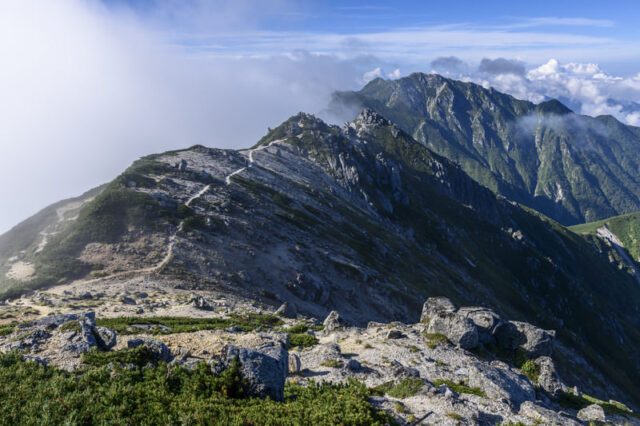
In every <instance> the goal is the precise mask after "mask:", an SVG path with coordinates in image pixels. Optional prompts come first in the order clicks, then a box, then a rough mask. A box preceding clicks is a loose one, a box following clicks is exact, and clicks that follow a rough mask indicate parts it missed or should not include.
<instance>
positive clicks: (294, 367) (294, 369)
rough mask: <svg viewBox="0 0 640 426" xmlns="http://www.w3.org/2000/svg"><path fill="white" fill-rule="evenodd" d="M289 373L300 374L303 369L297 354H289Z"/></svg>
mask: <svg viewBox="0 0 640 426" xmlns="http://www.w3.org/2000/svg"><path fill="white" fill-rule="evenodd" d="M288 371H289V374H294V375H295V374H300V371H302V364H301V363H300V357H299V356H298V355H297V354H289V370H288Z"/></svg>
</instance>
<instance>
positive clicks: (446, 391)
mask: <svg viewBox="0 0 640 426" xmlns="http://www.w3.org/2000/svg"><path fill="white" fill-rule="evenodd" d="M436 392H437V393H441V394H443V395H444V396H445V397H446V398H449V399H457V398H458V397H459V396H460V395H458V393H457V392H455V391H453V390H451V388H450V387H449V386H447V385H440V386H438V387H437V388H436Z"/></svg>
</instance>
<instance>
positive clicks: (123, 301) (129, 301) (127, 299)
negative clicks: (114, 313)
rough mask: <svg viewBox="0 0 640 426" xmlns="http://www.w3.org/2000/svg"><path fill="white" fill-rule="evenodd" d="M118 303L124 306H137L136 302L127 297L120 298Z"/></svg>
mask: <svg viewBox="0 0 640 426" xmlns="http://www.w3.org/2000/svg"><path fill="white" fill-rule="evenodd" d="M120 301H121V302H122V303H124V304H125V305H137V303H136V301H135V300H134V299H133V298H131V297H129V296H122V298H121V299H120Z"/></svg>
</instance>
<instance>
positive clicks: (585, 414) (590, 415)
mask: <svg viewBox="0 0 640 426" xmlns="http://www.w3.org/2000/svg"><path fill="white" fill-rule="evenodd" d="M578 419H580V420H582V421H583V422H602V423H604V422H606V421H607V418H606V416H605V414H604V409H603V408H602V407H601V406H600V405H598V404H591V405H589V406H588V407H585V408H583V409H582V410H580V411H578Z"/></svg>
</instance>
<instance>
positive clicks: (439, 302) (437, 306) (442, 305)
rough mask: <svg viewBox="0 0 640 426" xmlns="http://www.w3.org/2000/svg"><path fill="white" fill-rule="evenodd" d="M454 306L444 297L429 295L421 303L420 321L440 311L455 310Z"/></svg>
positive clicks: (426, 319) (424, 320)
mask: <svg viewBox="0 0 640 426" xmlns="http://www.w3.org/2000/svg"><path fill="white" fill-rule="evenodd" d="M455 311H456V307H455V306H454V304H453V303H451V300H449V299H447V298H446V297H430V298H428V299H427V300H426V301H425V302H424V304H423V305H422V314H421V315H420V322H426V321H428V320H429V319H431V317H433V316H434V315H435V314H437V313H440V312H455Z"/></svg>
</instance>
